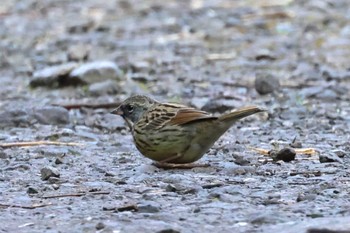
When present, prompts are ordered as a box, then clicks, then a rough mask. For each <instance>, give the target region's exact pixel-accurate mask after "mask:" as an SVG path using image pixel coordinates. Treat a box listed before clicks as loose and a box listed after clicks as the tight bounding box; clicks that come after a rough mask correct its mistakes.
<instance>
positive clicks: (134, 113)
mask: <svg viewBox="0 0 350 233" xmlns="http://www.w3.org/2000/svg"><path fill="white" fill-rule="evenodd" d="M154 103H156V101H155V100H153V99H151V98H150V97H147V96H144V95H135V96H132V97H129V98H127V99H126V100H124V101H123V103H121V105H120V106H119V107H118V108H116V109H114V110H113V111H112V112H111V113H112V114H116V115H120V116H121V117H123V118H124V120H125V121H126V123H127V124H128V125H129V127H130V129H133V126H134V124H135V123H136V122H138V121H139V119H140V118H141V117H142V115H143V114H144V113H145V112H146V111H147V110H148V109H149V108H150V107H151V106H152V105H153V104H154Z"/></svg>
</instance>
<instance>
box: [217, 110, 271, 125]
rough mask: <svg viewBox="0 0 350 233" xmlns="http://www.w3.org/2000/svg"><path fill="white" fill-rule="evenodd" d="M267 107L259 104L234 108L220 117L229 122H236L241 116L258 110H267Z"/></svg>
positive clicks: (221, 119)
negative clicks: (264, 107)
mask: <svg viewBox="0 0 350 233" xmlns="http://www.w3.org/2000/svg"><path fill="white" fill-rule="evenodd" d="M265 111H266V110H265V109H262V108H259V107H257V106H248V107H243V108H240V109H237V110H234V111H232V112H230V113H226V114H224V115H222V116H220V117H219V120H220V121H226V122H227V121H228V122H231V121H232V122H235V121H237V120H239V119H241V118H244V117H247V116H250V115H253V114H255V113H258V112H265Z"/></svg>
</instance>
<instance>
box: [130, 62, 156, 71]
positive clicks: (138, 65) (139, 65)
mask: <svg viewBox="0 0 350 233" xmlns="http://www.w3.org/2000/svg"><path fill="white" fill-rule="evenodd" d="M130 67H131V69H132V71H133V72H134V73H139V72H141V73H142V72H148V71H149V70H150V69H151V65H150V63H149V62H148V61H131V64H130Z"/></svg>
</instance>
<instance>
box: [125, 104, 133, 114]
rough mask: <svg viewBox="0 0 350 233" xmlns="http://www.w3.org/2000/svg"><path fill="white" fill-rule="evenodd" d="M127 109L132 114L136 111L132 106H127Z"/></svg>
mask: <svg viewBox="0 0 350 233" xmlns="http://www.w3.org/2000/svg"><path fill="white" fill-rule="evenodd" d="M125 108H126V110H127V111H128V112H132V111H133V110H134V106H132V105H130V104H128V105H126V106H125Z"/></svg>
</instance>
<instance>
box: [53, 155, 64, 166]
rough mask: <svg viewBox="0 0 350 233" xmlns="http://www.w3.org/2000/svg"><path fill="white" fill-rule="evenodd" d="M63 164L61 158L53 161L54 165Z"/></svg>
mask: <svg viewBox="0 0 350 233" xmlns="http://www.w3.org/2000/svg"><path fill="white" fill-rule="evenodd" d="M63 163H64V162H63V158H62V157H57V158H56V159H55V164H63Z"/></svg>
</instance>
